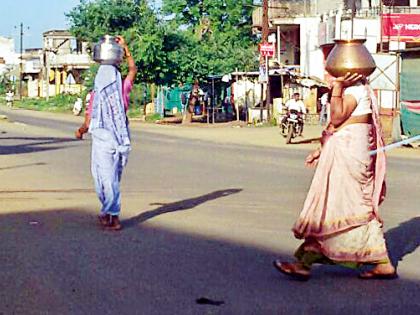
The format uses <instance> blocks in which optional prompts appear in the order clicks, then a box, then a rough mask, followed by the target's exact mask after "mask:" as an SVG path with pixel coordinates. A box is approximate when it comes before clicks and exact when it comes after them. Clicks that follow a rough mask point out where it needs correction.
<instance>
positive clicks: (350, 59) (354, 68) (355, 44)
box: [325, 39, 376, 78]
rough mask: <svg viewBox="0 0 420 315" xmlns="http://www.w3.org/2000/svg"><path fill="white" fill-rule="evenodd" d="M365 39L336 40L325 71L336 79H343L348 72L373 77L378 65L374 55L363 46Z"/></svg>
mask: <svg viewBox="0 0 420 315" xmlns="http://www.w3.org/2000/svg"><path fill="white" fill-rule="evenodd" d="M365 41H366V40H365V39H348V40H342V39H337V40H335V46H334V48H333V49H332V50H331V52H330V54H329V55H328V57H327V61H326V64H325V70H327V71H328V73H329V74H331V75H332V76H334V77H336V78H337V77H342V76H344V75H346V73H347V72H350V73H359V74H363V75H364V76H366V77H367V76H369V75H371V74H372V73H373V72H374V71H375V69H376V64H375V61H374V60H373V57H372V55H371V54H370V52H369V51H368V50H367V48H366V46H365V45H363V43H364V42H365Z"/></svg>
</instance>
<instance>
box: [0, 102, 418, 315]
mask: <svg viewBox="0 0 420 315" xmlns="http://www.w3.org/2000/svg"><path fill="white" fill-rule="evenodd" d="M0 114H5V115H7V116H8V117H9V119H10V120H11V122H7V121H1V122H0V140H1V142H0V174H1V177H0V178H1V181H0V210H1V217H0V233H1V244H0V262H1V269H0V314H47V313H48V314H337V313H341V314H355V313H358V314H396V313H401V314H418V313H420V271H419V261H420V252H419V250H418V246H419V244H420V216H419V188H418V187H420V172H419V162H420V157H419V153H418V151H417V153H416V154H417V157H416V155H415V154H413V153H412V152H411V153H410V154H409V156H407V157H404V156H401V155H391V156H390V157H389V161H388V162H389V163H388V173H387V174H388V175H387V184H388V196H387V199H386V201H385V202H384V204H383V205H382V207H381V213H382V215H383V219H384V221H385V230H386V239H387V244H388V247H389V251H390V255H391V257H392V260H393V262H394V264H397V265H398V273H399V276H400V278H399V279H398V280H394V281H375V280H371V281H366V280H365V281H363V280H359V279H358V278H357V272H356V271H353V270H349V269H344V268H341V267H335V266H319V267H318V266H317V267H315V268H314V272H313V277H312V278H311V280H310V281H309V282H306V283H302V282H296V281H292V280H290V279H288V278H285V277H284V276H283V275H281V274H279V273H278V272H277V271H276V270H274V268H273V267H272V260H273V259H275V258H277V257H280V258H282V259H285V260H290V259H292V256H293V251H294V250H295V249H296V247H297V246H298V245H299V244H300V241H299V240H296V239H295V238H294V236H293V234H292V232H291V226H292V224H293V223H294V220H295V219H296V217H297V215H298V213H299V211H300V209H301V207H302V205H303V202H304V198H305V196H306V192H307V190H308V187H309V184H310V181H311V177H312V174H313V171H312V170H308V169H306V168H304V165H303V160H304V158H305V156H306V155H307V153H308V152H309V150H310V149H311V148H313V146H314V145H313V144H308V145H299V146H293V145H291V146H289V147H286V146H282V147H272V146H263V145H262V146H252V145H250V144H247V143H245V144H240V143H225V142H223V141H222V140H221V141H219V142H218V141H209V140H200V139H196V138H188V137H184V136H182V132H183V131H182V128H184V127H178V128H164V127H162V128H161V129H160V131H156V130H155V129H156V128H159V127H156V126H153V127H149V126H147V124H142V123H139V122H131V131H132V142H133V151H132V152H131V155H130V158H129V163H128V165H127V168H126V169H125V170H124V175H123V181H122V203H123V210H122V219H123V220H122V223H123V226H124V229H123V230H122V231H121V232H106V231H103V230H101V229H100V227H99V226H98V224H97V220H96V215H97V214H98V211H99V202H98V200H97V197H96V195H95V192H94V189H93V182H92V179H91V175H90V138H89V137H86V140H84V141H76V140H75V139H74V138H73V132H74V131H75V130H76V128H77V127H78V126H79V124H80V123H81V122H82V117H73V116H69V115H67V116H68V117H67V116H66V115H57V116H54V115H52V114H48V115H45V116H43V114H42V113H31V112H29V111H23V110H6V109H5V108H4V107H1V109H0ZM55 117H57V118H55ZM185 128H187V127H185ZM190 128H192V129H191V130H192V131H191V132H192V133H193V132H194V128H196V127H190ZM231 129H232V128H231ZM213 131H214V132H216V131H215V130H212V129H211V128H208V129H206V130H205V131H203V130H200V131H197V132H202V133H204V132H207V133H212V132H213ZM218 132H220V131H218ZM225 132H226V134H227V137H228V136H229V135H228V134H229V133H230V131H229V130H226V131H225ZM235 132H241V131H235ZM280 141H284V140H283V139H282V138H280V137H279V142H280ZM201 298H203V299H201ZM197 299H201V301H204V302H203V303H205V304H199V303H197Z"/></svg>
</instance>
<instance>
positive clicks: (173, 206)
mask: <svg viewBox="0 0 420 315" xmlns="http://www.w3.org/2000/svg"><path fill="white" fill-rule="evenodd" d="M241 191H242V189H237V188H234V189H224V190H217V191H214V192H212V193H209V194H206V195H202V196H199V197H195V198H190V199H185V200H181V201H177V202H173V203H153V204H151V206H154V205H159V206H161V207H159V208H157V209H155V210H149V211H146V212H143V213H141V214H139V215H138V216H136V217H134V218H131V219H128V220H126V221H124V222H123V224H124V226H125V227H133V226H136V225H138V224H140V223H142V222H145V221H147V220H149V219H152V218H154V217H157V216H159V215H162V214H165V213H169V212H175V211H183V210H189V209H193V208H195V207H197V206H199V205H200V204H203V203H205V202H207V201H211V200H214V199H219V198H223V197H227V196H230V195H233V194H237V193H239V192H241Z"/></svg>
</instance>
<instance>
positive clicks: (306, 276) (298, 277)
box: [273, 260, 311, 281]
mask: <svg viewBox="0 0 420 315" xmlns="http://www.w3.org/2000/svg"><path fill="white" fill-rule="evenodd" d="M285 264H287V263H283V262H280V264H279V262H278V261H277V260H274V261H273V266H274V268H276V269H277V270H278V271H280V272H281V273H282V274H285V275H286V276H289V277H292V278H293V279H295V280H299V281H308V280H309V278H310V277H311V276H310V275H309V274H303V273H299V272H296V271H293V270H290V269H284V267H283V265H285Z"/></svg>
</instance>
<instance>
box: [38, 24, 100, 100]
mask: <svg viewBox="0 0 420 315" xmlns="http://www.w3.org/2000/svg"><path fill="white" fill-rule="evenodd" d="M43 46H44V47H43V58H42V66H43V71H42V75H41V77H42V80H41V88H40V95H39V96H42V97H49V96H54V95H58V94H61V93H79V92H81V91H82V89H83V81H84V79H85V78H84V73H85V72H86V70H88V69H89V67H90V66H91V64H92V63H93V61H92V59H91V56H90V53H89V46H88V43H86V42H81V41H79V40H77V39H76V38H75V37H74V36H72V35H71V33H70V32H68V31H66V30H51V31H47V32H45V33H43Z"/></svg>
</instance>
